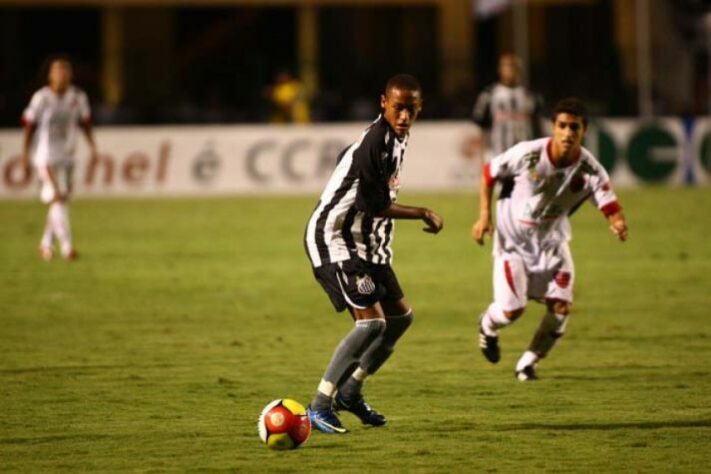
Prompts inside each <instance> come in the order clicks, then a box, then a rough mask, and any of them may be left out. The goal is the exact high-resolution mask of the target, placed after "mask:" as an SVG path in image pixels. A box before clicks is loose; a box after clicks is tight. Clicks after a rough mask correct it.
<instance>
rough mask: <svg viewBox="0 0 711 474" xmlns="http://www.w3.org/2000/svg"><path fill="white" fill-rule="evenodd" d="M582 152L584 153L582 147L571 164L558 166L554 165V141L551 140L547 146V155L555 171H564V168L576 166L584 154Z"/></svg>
mask: <svg viewBox="0 0 711 474" xmlns="http://www.w3.org/2000/svg"><path fill="white" fill-rule="evenodd" d="M582 152H583V148H582V147H580V148H579V149H578V153H577V154H576V155H575V156H574V157H573V159H572V160H571V162H570V163H569V164H567V165H566V166H558V165H556V164H555V163H553V139H552V138H549V139H548V143H547V144H546V155H548V161H549V162H550V164H551V166H552V167H553V168H555V169H563V168H567V167H568V166H572V165H574V164H575V163H577V162H578V160H580V155H581V154H582Z"/></svg>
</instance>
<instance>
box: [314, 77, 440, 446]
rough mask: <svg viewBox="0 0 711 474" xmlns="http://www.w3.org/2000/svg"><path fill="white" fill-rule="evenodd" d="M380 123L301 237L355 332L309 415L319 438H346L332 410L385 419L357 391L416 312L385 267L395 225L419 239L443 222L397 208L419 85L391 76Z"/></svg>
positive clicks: (329, 188) (421, 211)
mask: <svg viewBox="0 0 711 474" xmlns="http://www.w3.org/2000/svg"><path fill="white" fill-rule="evenodd" d="M380 105H381V107H382V114H381V115H380V116H379V117H378V118H377V119H376V120H375V122H373V123H372V124H371V125H370V126H369V127H368V128H367V129H366V130H365V132H364V133H363V135H361V137H360V139H359V140H358V141H357V142H355V143H354V144H352V145H350V146H349V147H348V148H346V149H345V150H343V151H342V152H341V154H340V155H339V157H338V165H337V166H336V169H335V171H334V172H333V175H332V176H331V178H330V180H329V182H328V184H327V185H326V188H325V190H324V191H323V194H321V199H320V200H319V202H318V205H317V206H316V209H315V210H314V212H313V213H312V214H311V218H310V219H309V222H308V226H307V228H306V235H305V246H306V251H307V254H308V257H309V259H310V260H311V264H312V266H313V271H314V276H315V277H316V280H317V281H318V282H319V283H320V284H321V286H322V287H323V289H324V290H325V292H326V294H327V295H328V296H329V298H330V300H331V303H333V306H334V307H335V309H336V311H338V312H341V311H343V310H345V309H348V310H349V312H350V314H351V316H352V317H353V319H354V320H355V327H354V328H353V329H352V330H351V331H350V332H349V333H348V334H347V335H346V336H345V337H344V338H343V339H342V340H341V342H340V344H339V345H338V346H337V347H336V350H335V352H334V353H333V356H332V358H331V361H330V363H329V365H328V367H327V368H326V372H325V374H324V375H323V378H322V379H321V383H320V384H319V386H318V390H317V393H316V396H315V397H314V399H313V401H312V402H311V404H310V405H309V409H308V414H309V418H310V419H311V423H312V424H313V426H314V427H315V428H316V429H318V430H320V431H323V432H325V433H345V432H346V431H347V430H346V428H344V427H343V426H342V425H341V422H340V420H339V419H338V417H337V415H336V414H335V410H346V411H349V412H351V413H353V414H355V415H356V416H357V417H358V418H359V419H360V420H361V421H362V422H363V423H364V424H368V425H372V426H381V425H383V424H385V422H386V420H385V417H384V416H383V415H381V414H380V413H378V412H377V411H375V410H373V409H372V408H371V407H370V406H369V405H368V404H367V403H366V402H365V401H364V399H363V395H362V394H361V388H362V385H363V381H364V380H365V379H366V377H368V376H370V375H372V374H374V373H375V372H376V371H377V370H378V369H379V368H380V367H381V366H382V365H383V363H384V362H385V361H386V360H387V359H388V357H390V355H391V354H392V353H393V348H394V346H395V343H396V342H397V340H398V339H399V338H400V336H402V335H403V333H404V332H405V330H407V328H408V327H409V326H410V324H411V323H412V319H413V311H412V308H411V307H410V305H409V304H408V303H407V301H406V300H405V298H404V295H403V292H402V289H401V288H400V285H399V283H398V280H397V277H396V276H395V273H394V272H393V270H392V268H391V267H390V264H391V262H392V258H393V252H392V247H391V246H392V240H393V232H394V225H395V219H417V220H421V221H423V222H424V223H425V228H424V231H425V232H430V233H433V234H436V233H437V232H439V231H440V230H442V218H441V217H440V216H439V215H437V214H436V213H435V212H433V211H431V210H429V209H426V208H423V207H410V206H403V205H400V204H396V202H395V201H396V198H397V193H398V190H399V188H400V179H399V176H400V170H401V167H402V164H403V159H404V154H405V148H406V147H407V141H408V136H409V130H410V127H411V126H412V124H413V122H414V121H415V119H417V115H418V114H419V113H420V110H421V108H422V91H421V88H420V85H419V83H418V82H417V80H416V79H415V78H414V77H412V76H409V75H406V74H401V75H397V76H394V77H392V78H391V79H390V80H389V81H388V83H387V86H386V87H385V93H384V95H382V96H381V97H380Z"/></svg>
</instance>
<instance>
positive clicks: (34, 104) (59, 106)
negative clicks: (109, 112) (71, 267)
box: [22, 58, 96, 260]
mask: <svg viewBox="0 0 711 474" xmlns="http://www.w3.org/2000/svg"><path fill="white" fill-rule="evenodd" d="M47 79H48V85H47V86H45V87H43V88H41V89H40V90H38V91H37V92H35V93H34V95H33V96H32V100H31V101H30V104H29V105H28V106H27V108H26V109H25V111H24V113H23V114H22V124H23V127H24V140H23V149H22V162H23V166H24V167H25V168H26V169H29V165H30V154H32V164H33V165H34V166H35V168H36V169H37V173H38V175H39V179H40V183H41V191H40V198H41V199H42V202H44V203H45V204H48V205H49V210H48V212H47V221H46V224H45V229H44V234H43V235H42V240H41V242H40V247H39V253H40V256H41V257H42V258H43V259H44V260H51V259H52V257H53V255H54V251H53V243H54V239H55V238H56V239H57V240H58V242H59V247H60V250H61V253H62V256H63V257H64V258H66V259H68V260H73V259H75V258H76V257H77V252H76V250H75V249H74V246H73V244H72V234H71V226H70V224H69V210H68V203H69V196H70V194H71V190H72V171H73V168H74V146H75V143H76V136H77V132H78V128H81V129H82V130H83V132H84V135H85V136H86V140H87V142H88V144H89V148H90V150H91V154H92V156H93V155H95V154H96V144H95V142H94V137H93V133H92V128H91V111H90V109H89V100H88V99H87V96H86V94H85V93H84V91H82V90H81V89H79V88H77V87H75V86H73V85H72V65H71V63H70V62H69V61H68V60H67V59H64V58H58V59H54V60H52V61H51V62H50V65H49V72H48V75H47Z"/></svg>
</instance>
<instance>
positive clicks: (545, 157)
mask: <svg viewBox="0 0 711 474" xmlns="http://www.w3.org/2000/svg"><path fill="white" fill-rule="evenodd" d="M587 123H588V122H587V112H586V110H585V106H584V105H583V103H582V102H581V101H579V100H578V99H575V98H570V99H565V100H562V101H560V102H559V103H558V104H557V105H556V107H555V110H554V112H553V137H552V138H541V139H538V140H533V141H526V142H522V143H519V144H518V145H516V146H514V147H513V148H510V149H509V150H507V151H506V152H505V153H503V154H501V155H498V156H497V157H495V158H494V159H493V160H491V162H489V163H487V164H486V165H485V166H484V171H483V174H482V180H481V190H480V196H481V203H480V213H479V219H478V220H477V221H476V223H475V224H474V226H473V228H472V236H473V237H474V239H475V240H476V241H477V242H478V243H479V244H480V245H483V243H484V236H485V234H489V235H491V234H492V230H493V227H492V221H491V196H492V191H493V188H494V185H495V183H496V182H497V181H499V182H501V184H502V188H501V193H500V195H499V200H498V203H497V206H496V232H495V233H494V235H493V240H494V250H493V255H494V277H493V280H494V301H493V302H492V303H491V304H490V305H489V307H488V308H487V309H486V310H485V311H484V313H483V314H482V315H481V318H480V321H479V332H480V338H479V341H480V344H479V345H480V347H481V350H482V352H483V354H484V356H485V357H486V358H487V359H488V360H489V361H490V362H492V363H497V362H498V361H499V358H500V349H499V332H498V331H499V329H501V328H503V327H506V326H508V325H509V324H511V323H512V322H513V321H515V320H516V319H517V318H519V317H520V316H521V314H523V311H524V308H525V307H526V303H527V300H528V299H534V300H536V301H539V302H541V303H545V305H546V308H547V311H546V313H545V315H544V316H543V319H542V321H541V324H540V326H539V327H538V329H537V331H536V333H535V335H534V337H533V340H532V341H531V344H530V346H529V347H528V350H526V351H525V352H524V353H523V355H522V356H521V358H520V359H519V361H518V363H517V364H516V369H515V375H516V378H518V379H519V380H521V381H526V380H534V379H536V378H537V376H536V370H535V369H536V364H537V362H538V361H539V360H540V359H542V358H544V357H545V356H546V355H547V354H548V353H549V352H550V350H551V349H552V347H553V345H554V344H555V342H556V340H557V339H559V338H560V337H561V336H562V335H563V333H564V332H565V327H566V324H567V322H568V317H569V314H570V307H571V305H572V302H573V283H574V282H575V272H574V268H573V259H572V256H571V253H570V248H569V247H568V241H569V240H570V238H571V231H570V222H569V220H568V216H570V215H571V214H572V213H573V212H575V211H576V210H577V209H578V207H579V206H580V205H581V204H582V203H583V202H584V201H586V200H590V202H592V203H593V204H594V205H595V206H596V207H597V208H599V209H600V211H602V213H603V214H604V215H605V217H606V218H607V220H608V221H609V224H610V230H612V232H613V233H614V234H615V235H616V236H617V238H618V239H619V240H621V241H625V240H626V239H627V224H626V223H625V218H624V216H623V215H622V208H621V207H620V205H619V203H618V201H617V198H616V197H615V193H614V192H613V190H612V187H611V186H610V178H609V177H608V175H607V172H606V171H605V169H604V168H603V167H602V165H600V163H599V162H598V161H597V159H596V158H595V157H594V156H593V155H592V154H591V153H590V152H589V151H588V150H586V149H585V148H583V147H582V146H581V142H582V140H583V137H584V136H585V131H586V129H587Z"/></svg>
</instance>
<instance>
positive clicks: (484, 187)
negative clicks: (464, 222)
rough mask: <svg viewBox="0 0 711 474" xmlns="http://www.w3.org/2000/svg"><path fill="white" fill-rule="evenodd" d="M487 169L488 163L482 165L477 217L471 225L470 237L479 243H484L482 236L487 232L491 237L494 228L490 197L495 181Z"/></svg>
mask: <svg viewBox="0 0 711 474" xmlns="http://www.w3.org/2000/svg"><path fill="white" fill-rule="evenodd" d="M489 170H490V166H489V164H486V165H484V172H483V173H482V174H481V184H480V186H479V218H478V219H477V221H476V222H475V223H474V225H473V226H472V238H473V239H474V240H476V242H477V243H478V244H479V245H484V236H485V235H486V234H488V235H489V237H491V236H492V234H493V230H494V227H493V224H492V222H491V197H492V195H493V193H494V186H495V185H496V181H495V180H494V179H493V178H492V177H491V174H490V171H489Z"/></svg>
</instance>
